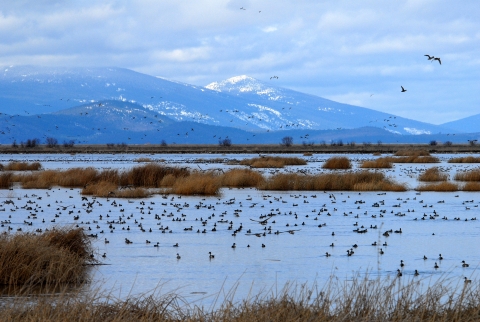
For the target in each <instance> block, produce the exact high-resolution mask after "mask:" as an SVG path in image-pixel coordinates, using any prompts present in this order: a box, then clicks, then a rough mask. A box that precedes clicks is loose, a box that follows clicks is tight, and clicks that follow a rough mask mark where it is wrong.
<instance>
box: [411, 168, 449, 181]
mask: <svg viewBox="0 0 480 322" xmlns="http://www.w3.org/2000/svg"><path fill="white" fill-rule="evenodd" d="M418 180H419V181H424V182H433V181H447V180H448V174H446V173H441V172H440V169H439V168H438V167H433V168H430V169H427V170H425V172H423V173H422V174H421V175H419V176H418Z"/></svg>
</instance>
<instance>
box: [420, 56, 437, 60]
mask: <svg viewBox="0 0 480 322" xmlns="http://www.w3.org/2000/svg"><path fill="white" fill-rule="evenodd" d="M423 56H425V57H428V60H432V59H435V56H430V55H423Z"/></svg>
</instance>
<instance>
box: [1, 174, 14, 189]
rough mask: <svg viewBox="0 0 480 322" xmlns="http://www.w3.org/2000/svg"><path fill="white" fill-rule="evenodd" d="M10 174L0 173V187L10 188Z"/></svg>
mask: <svg viewBox="0 0 480 322" xmlns="http://www.w3.org/2000/svg"><path fill="white" fill-rule="evenodd" d="M12 185H13V183H12V174H11V173H1V174H0V189H10V188H11V187H12Z"/></svg>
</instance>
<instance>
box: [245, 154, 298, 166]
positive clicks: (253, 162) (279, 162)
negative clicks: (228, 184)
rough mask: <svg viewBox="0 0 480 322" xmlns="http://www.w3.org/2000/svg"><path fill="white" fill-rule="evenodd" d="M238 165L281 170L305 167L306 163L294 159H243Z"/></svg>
mask: <svg viewBox="0 0 480 322" xmlns="http://www.w3.org/2000/svg"><path fill="white" fill-rule="evenodd" d="M239 164H240V165H247V166H250V167H252V168H283V167H284V166H286V165H306V164H307V161H305V160H304V159H302V158H294V157H289V158H287V157H269V156H267V157H259V158H252V159H244V160H242V161H240V163H239Z"/></svg>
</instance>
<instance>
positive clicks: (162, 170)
mask: <svg viewBox="0 0 480 322" xmlns="http://www.w3.org/2000/svg"><path fill="white" fill-rule="evenodd" d="M169 174H170V175H173V176H174V177H175V178H180V177H186V176H188V175H189V174H190V171H189V170H188V169H187V168H175V167H165V166H162V165H159V164H155V163H150V164H147V165H145V166H139V167H134V168H132V169H131V170H129V171H126V172H124V173H122V174H121V176H120V185H122V186H134V187H145V188H158V187H160V185H161V182H162V179H163V178H164V177H165V176H166V175H169Z"/></svg>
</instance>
